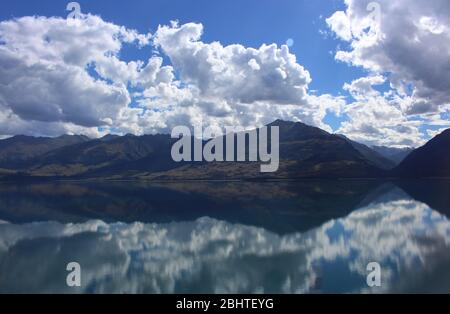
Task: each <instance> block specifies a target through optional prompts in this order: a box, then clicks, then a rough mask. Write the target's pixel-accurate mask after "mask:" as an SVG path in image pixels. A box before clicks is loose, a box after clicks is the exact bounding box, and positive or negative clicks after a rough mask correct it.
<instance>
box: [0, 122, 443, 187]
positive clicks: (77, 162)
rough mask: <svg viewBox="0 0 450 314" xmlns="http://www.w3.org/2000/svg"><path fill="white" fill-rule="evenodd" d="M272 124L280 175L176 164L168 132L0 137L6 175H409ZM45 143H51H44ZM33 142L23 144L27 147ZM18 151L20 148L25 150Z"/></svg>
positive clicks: (310, 131)
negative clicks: (16, 157)
mask: <svg viewBox="0 0 450 314" xmlns="http://www.w3.org/2000/svg"><path fill="white" fill-rule="evenodd" d="M267 126H269V127H270V126H278V127H279V129H280V168H279V171H277V172H276V173H266V174H262V173H260V171H259V165H260V163H258V162H253V163H250V162H212V163H207V162H199V163H196V162H181V163H176V162H174V161H173V160H172V158H171V155H170V152H171V147H172V145H173V143H175V142H176V141H177V140H178V139H172V138H171V136H170V135H167V134H156V135H142V136H136V135H131V134H128V135H124V136H118V135H112V134H108V135H105V136H104V137H102V138H97V139H89V138H87V137H84V136H72V135H63V136H60V137H58V138H33V137H27V136H16V137H14V138H12V139H11V138H10V139H5V140H0V157H2V156H3V157H4V158H3V159H2V158H0V176H3V177H14V176H15V175H18V174H20V175H21V176H22V177H33V178H36V177H44V178H51V177H58V178H75V179H92V178H99V179H101V178H104V179H145V180H234V179H247V180H248V179H250V180H260V179H299V178H380V177H388V176H401V175H403V174H402V173H401V171H400V170H399V169H402V168H401V167H400V165H399V166H397V167H395V168H394V169H392V168H393V167H394V166H395V165H393V162H392V161H390V160H389V159H387V158H385V157H383V156H381V154H379V153H377V152H376V151H375V150H373V149H371V148H370V147H368V146H366V145H364V144H361V143H358V142H354V141H352V140H350V139H348V138H346V137H345V136H343V135H339V134H331V133H328V132H326V131H324V130H322V129H320V128H317V127H313V126H309V125H306V124H304V123H301V122H292V121H283V120H275V121H274V122H272V123H270V124H268V125H267ZM449 133H450V132H449ZM33 139H35V140H34V141H35V142H36V146H37V147H39V149H34V148H30V149H31V153H30V154H28V155H27V157H26V158H22V159H21V160H20V161H19V162H17V161H15V162H11V158H9V159H8V158H5V156H7V155H8V149H7V146H8V145H7V144H8V140H9V142H12V143H14V142H20V143H21V142H24V141H25V142H33ZM223 140H224V138H223ZM42 141H44V143H46V144H47V145H44V146H40V145H41V142H42ZM430 142H431V141H430ZM5 143H6V144H5ZM49 143H50V144H49ZM30 145H31V144H28V146H26V145H25V146H21V145H19V147H21V149H22V150H26V148H27V147H31V146H32V145H31V146H30ZM52 145H53V146H52ZM5 147H6V149H5ZM247 148H248V147H247ZM10 151H11V150H10ZM17 151H18V152H20V149H19V150H17ZM17 151H14V150H13V152H17ZM402 167H404V166H402ZM390 169H392V170H390Z"/></svg>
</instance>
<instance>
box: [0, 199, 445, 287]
mask: <svg viewBox="0 0 450 314" xmlns="http://www.w3.org/2000/svg"><path fill="white" fill-rule="evenodd" d="M449 248H450V224H449V221H448V219H447V218H446V217H445V216H442V215H440V214H439V213H437V212H435V211H433V210H432V209H430V208H429V207H428V206H426V205H425V204H424V203H421V202H417V201H414V200H412V199H410V198H408V197H406V196H405V197H403V198H389V199H387V200H384V201H383V200H379V201H377V202H372V203H370V204H369V205H367V206H366V207H364V208H361V209H360V210H357V211H354V212H352V213H351V214H349V215H348V216H347V217H345V218H342V219H336V220H332V221H329V222H327V223H325V224H324V225H322V226H320V227H318V228H315V229H313V230H310V231H307V232H303V233H292V234H289V235H277V234H276V233H272V232H270V231H267V230H265V229H263V228H257V227H251V226H245V225H241V224H231V223H228V222H225V221H220V220H216V219H212V218H200V219H197V220H196V221H192V222H174V223H166V224H143V223H133V224H123V223H114V224H107V223H104V222H102V221H89V222H87V223H81V224H61V223H56V222H42V223H31V224H24V225H15V224H9V223H6V222H4V223H2V224H0V292H3V293H4V292H8V293H9V292H43V293H51V292H64V293H66V292H84V293H102V292H108V293H110V292H114V293H183V292H185V293H204V292H205V293H206V292H210V293H305V292H450V284H449V283H450V281H449V280H448V279H449V277H450V271H449V270H448V267H447V266H446V265H448V264H449V262H450V250H449ZM71 261H76V262H79V263H80V264H81V267H82V287H81V288H80V289H78V290H77V289H73V288H68V287H66V286H65V276H66V274H67V273H66V271H65V266H66V264H67V263H69V262H71ZM372 261H375V262H378V263H380V264H381V267H382V287H380V288H374V289H373V290H369V288H368V287H367V286H366V275H367V272H366V265H367V263H369V262H372Z"/></svg>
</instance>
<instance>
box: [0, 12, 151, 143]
mask: <svg viewBox="0 0 450 314" xmlns="http://www.w3.org/2000/svg"><path fill="white" fill-rule="evenodd" d="M133 42H136V43H137V44H140V45H143V44H146V43H148V39H147V37H145V36H142V35H139V34H137V33H136V32H135V31H132V30H127V29H126V28H124V27H119V26H117V25H114V24H112V23H107V22H105V21H103V20H102V19H101V18H99V17H97V16H91V15H88V16H85V18H84V19H83V21H82V22H81V23H77V24H76V25H72V24H69V23H67V21H66V20H65V19H62V18H56V17H51V18H46V17H22V18H18V19H14V20H7V21H3V22H0V43H1V44H0V108H2V113H3V116H9V117H10V118H12V119H13V121H15V124H12V125H11V124H10V125H9V126H8V128H9V129H10V132H11V133H6V134H16V133H18V132H23V133H26V132H27V131H30V130H31V131H32V130H35V131H37V130H36V129H37V128H34V127H33V125H43V123H48V124H47V126H48V127H47V128H46V129H50V128H51V127H52V126H53V127H55V129H54V130H53V132H52V131H51V130H48V131H49V132H45V133H50V134H51V133H59V132H60V131H67V130H69V129H71V127H70V125H71V124H72V125H74V126H78V127H79V129H83V127H85V128H86V130H87V131H88V132H89V130H90V128H92V127H98V126H104V125H108V124H109V123H111V121H113V120H114V119H115V118H116V117H117V115H118V114H119V113H120V111H121V110H122V109H124V108H126V107H127V106H128V104H129V103H130V95H129V92H128V90H127V88H126V86H125V84H121V81H119V80H116V77H113V75H111V73H110V72H111V71H110V72H108V70H107V69H108V67H109V68H112V67H114V68H115V69H116V72H115V73H117V72H119V71H120V69H121V67H128V68H129V69H133V67H134V69H135V70H136V69H137V68H139V67H140V66H137V65H135V64H133V63H131V64H125V63H123V62H122V63H120V62H118V60H117V58H116V57H115V56H116V55H117V53H118V52H119V51H120V49H121V47H122V44H123V43H133ZM96 64H98V66H99V73H100V75H101V74H104V75H103V77H93V76H92V75H90V74H89V72H88V67H89V66H95V65H96ZM149 64H151V63H149ZM146 70H147V69H146V68H144V69H143V70H142V72H145V73H146V72H147V71H146ZM136 71H137V70H136ZM125 72H132V71H125ZM149 72H151V71H149ZM125 77H127V76H125ZM102 78H103V79H102ZM107 79H112V80H113V81H112V82H108V81H107ZM2 125H3V124H2ZM15 126H16V127H19V128H15ZM20 126H23V127H20ZM3 128H5V126H3ZM72 129H73V128H72ZM5 131H6V130H5ZM36 133H38V134H39V132H36ZM42 133H44V132H41V134H42Z"/></svg>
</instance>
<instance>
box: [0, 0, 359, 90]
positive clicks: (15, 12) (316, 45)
mask: <svg viewBox="0 0 450 314" xmlns="http://www.w3.org/2000/svg"><path fill="white" fill-rule="evenodd" d="M68 2H69V1H67V0H41V1H28V0H15V1H8V2H6V3H2V10H1V11H0V20H6V19H10V18H13V17H21V16H28V15H42V16H62V17H65V16H67V14H68V12H67V11H66V5H67V3H68ZM78 3H80V6H81V11H82V12H83V13H92V14H96V15H100V16H101V17H102V18H103V19H104V20H106V21H110V22H114V23H116V24H118V25H124V26H127V27H129V28H133V29H137V30H138V31H140V32H141V33H145V32H149V31H150V32H152V33H153V32H154V31H155V30H156V29H157V27H158V25H160V24H162V25H167V24H169V22H170V21H173V20H178V21H179V22H180V24H184V23H188V22H199V23H202V24H203V25H204V29H205V32H204V36H203V41H204V42H212V41H220V42H221V43H222V44H223V45H229V44H235V43H239V44H242V45H244V46H248V47H259V46H261V45H262V44H264V43H266V44H270V43H277V44H278V45H282V44H285V43H286V41H287V40H288V39H293V41H294V45H293V46H291V47H290V51H291V52H292V53H294V54H295V55H296V56H297V58H298V62H299V63H300V64H302V65H304V66H305V67H306V69H308V71H309V72H310V73H311V76H312V79H313V81H312V83H311V84H310V89H311V90H318V91H319V92H322V93H332V94H338V93H343V94H344V95H345V94H347V93H346V92H345V91H343V90H342V86H343V85H344V83H345V82H349V81H351V80H353V79H355V78H358V77H360V76H362V75H364V71H363V70H362V69H360V68H355V67H349V66H348V65H347V64H344V63H342V62H336V61H335V60H334V54H333V53H330V52H334V51H335V50H336V47H337V46H338V45H345V44H344V43H342V41H340V40H338V39H336V37H334V36H324V35H321V34H320V33H319V30H327V25H326V23H325V18H326V17H329V16H331V15H332V14H333V12H335V11H336V10H343V9H344V8H345V6H344V4H343V2H342V1H335V0H333V1H310V0H282V1H273V0H245V1H242V0H228V1H222V0H195V1H186V0H151V1H148V0H129V1H117V0H113V1H111V0H95V1H92V0H80V1H78ZM281 3H282V5H280V4H281ZM148 53H149V49H142V50H141V51H140V50H139V49H137V48H135V47H134V46H132V47H126V48H125V49H124V50H123V51H122V52H121V57H122V58H123V59H124V60H135V59H139V58H143V57H145V56H146V55H147V54H148Z"/></svg>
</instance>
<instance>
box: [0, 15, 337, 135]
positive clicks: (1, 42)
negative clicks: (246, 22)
mask: <svg viewBox="0 0 450 314" xmlns="http://www.w3.org/2000/svg"><path fill="white" fill-rule="evenodd" d="M202 33H203V26H202V25H201V24H196V23H188V24H184V25H181V26H180V25H178V24H177V23H172V24H171V25H170V26H160V27H159V28H158V30H157V31H156V33H155V34H154V35H153V36H150V34H139V33H138V32H136V31H135V30H130V29H127V28H125V27H123V26H118V25H115V24H113V23H109V22H105V21H104V20H102V19H101V18H100V17H98V16H93V15H85V16H83V19H82V20H81V21H77V23H75V24H74V23H67V21H66V20H65V19H62V18H56V17H51V18H47V17H22V18H18V19H13V20H7V21H3V22H1V23H0V74H1V75H0V108H1V109H2V116H1V117H0V118H1V119H2V121H4V122H5V123H4V124H2V128H1V129H0V131H1V132H0V133H2V135H12V134H17V133H26V134H39V135H53V134H61V133H69V132H75V131H77V130H78V131H79V132H83V133H89V134H91V135H95V134H97V135H99V134H100V133H101V132H99V131H98V127H102V130H103V131H102V132H108V131H111V130H114V131H115V132H120V133H135V134H143V133H156V132H170V130H171V128H173V127H174V126H175V125H180V124H183V125H192V124H195V123H196V122H198V120H199V119H202V120H203V122H204V123H205V124H210V125H218V126H221V127H223V126H224V125H238V126H244V127H257V126H260V125H262V124H265V123H269V122H272V121H273V120H275V119H276V118H284V119H289V120H296V121H303V122H305V123H309V124H312V125H315V126H319V127H323V128H325V129H327V130H330V131H331V129H330V128H329V127H328V126H327V125H326V124H325V123H323V118H324V117H325V115H326V114H327V112H328V111H335V112H338V111H340V108H338V107H341V105H342V100H341V99H336V100H333V99H332V96H331V95H321V96H315V95H311V94H308V85H309V83H310V82H311V77H310V74H309V72H308V71H307V70H306V69H305V68H304V67H303V66H301V65H300V64H299V63H298V62H297V60H296V57H295V55H294V54H292V53H290V51H289V48H288V47H287V46H286V45H283V46H281V47H278V46H277V45H275V44H270V45H262V46H261V47H259V48H251V47H244V46H243V45H239V44H235V45H228V46H223V45H222V44H221V43H219V42H212V43H205V42H203V41H202V40H201V36H202ZM128 43H133V44H135V45H137V46H139V47H140V46H144V45H149V44H153V45H154V47H155V48H156V49H158V50H159V51H160V52H161V53H163V54H164V55H166V56H167V57H168V58H169V60H170V64H169V65H166V64H164V61H163V58H162V57H161V56H159V55H158V54H153V55H151V56H149V57H148V59H147V60H146V61H145V62H144V61H142V60H134V61H128V62H125V61H123V60H121V58H120V52H121V49H122V47H123V45H124V44H128ZM175 73H177V74H175ZM328 106H329V107H328Z"/></svg>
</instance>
